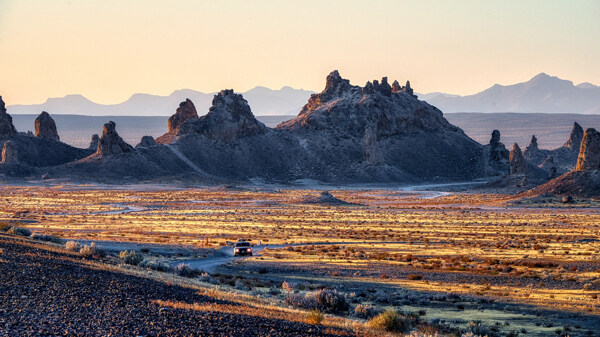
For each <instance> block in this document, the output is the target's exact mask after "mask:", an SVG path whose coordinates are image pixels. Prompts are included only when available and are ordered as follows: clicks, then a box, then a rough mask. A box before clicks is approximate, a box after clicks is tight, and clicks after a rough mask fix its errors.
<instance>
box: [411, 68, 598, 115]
mask: <svg viewBox="0 0 600 337" xmlns="http://www.w3.org/2000/svg"><path fill="white" fill-rule="evenodd" d="M419 98H420V99H423V100H425V101H427V102H428V103H429V104H432V105H435V106H436V107H437V108H439V109H440V110H442V111H443V112H544V113H581V114H594V113H596V114H597V113H600V87H598V86H595V85H593V84H590V83H587V82H586V83H581V84H579V85H573V82H571V81H567V80H562V79H560V78H558V77H554V76H549V75H546V74H544V73H541V74H539V75H537V76H535V77H533V78H532V79H531V80H529V81H528V82H524V83H518V84H513V85H506V86H504V85H499V84H495V85H494V86H492V87H491V88H489V89H486V90H484V91H482V92H480V93H477V94H474V95H469V96H456V95H449V94H444V93H430V94H419Z"/></svg>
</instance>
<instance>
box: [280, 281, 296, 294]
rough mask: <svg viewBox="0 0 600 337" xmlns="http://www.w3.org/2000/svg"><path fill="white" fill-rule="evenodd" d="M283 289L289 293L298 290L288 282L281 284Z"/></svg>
mask: <svg viewBox="0 0 600 337" xmlns="http://www.w3.org/2000/svg"><path fill="white" fill-rule="evenodd" d="M281 289H283V290H285V291H288V292H289V291H294V289H296V286H295V285H294V284H292V283H290V282H288V281H283V283H281Z"/></svg>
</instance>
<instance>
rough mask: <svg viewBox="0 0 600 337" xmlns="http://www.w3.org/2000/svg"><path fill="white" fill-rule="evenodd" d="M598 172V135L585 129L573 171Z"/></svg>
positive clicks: (599, 156)
mask: <svg viewBox="0 0 600 337" xmlns="http://www.w3.org/2000/svg"><path fill="white" fill-rule="evenodd" d="M591 170H600V133H599V132H598V131H596V129H591V128H590V129H587V130H585V133H584V135H583V139H582V141H581V146H580V150H579V157H578V158H577V166H576V167H575V171H591Z"/></svg>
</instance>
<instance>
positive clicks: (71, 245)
mask: <svg viewBox="0 0 600 337" xmlns="http://www.w3.org/2000/svg"><path fill="white" fill-rule="evenodd" d="M65 249H66V250H68V251H71V252H78V251H80V250H81V244H80V243H79V242H76V241H67V243H65Z"/></svg>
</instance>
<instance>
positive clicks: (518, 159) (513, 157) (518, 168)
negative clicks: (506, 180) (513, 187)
mask: <svg viewBox="0 0 600 337" xmlns="http://www.w3.org/2000/svg"><path fill="white" fill-rule="evenodd" d="M509 160H510V174H512V175H525V174H527V161H526V160H525V157H523V153H522V152H521V148H520V147H519V144H517V143H514V144H513V148H512V150H511V151H510V158H509Z"/></svg>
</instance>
